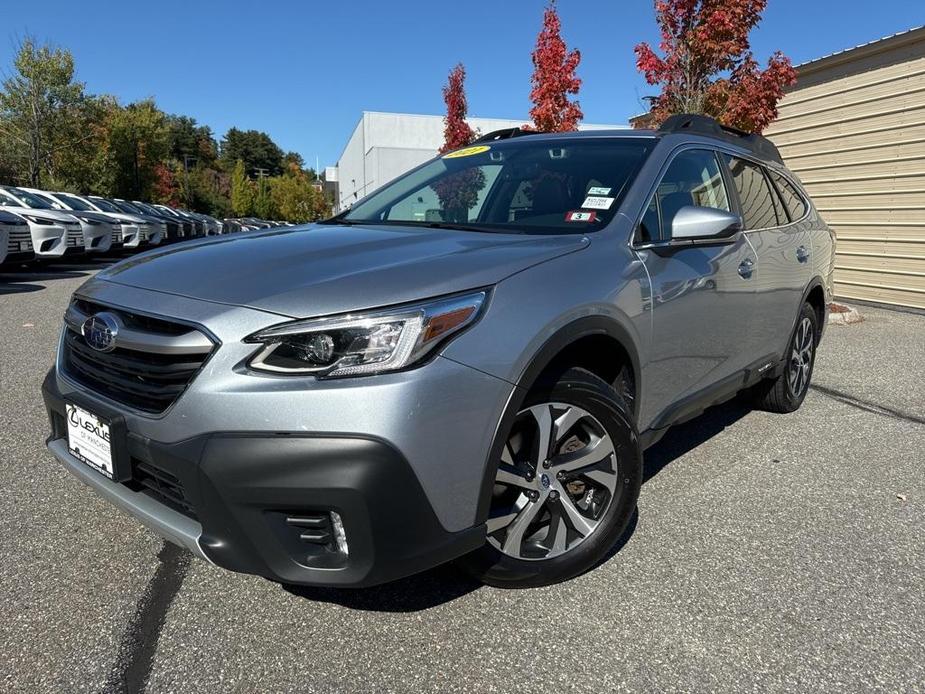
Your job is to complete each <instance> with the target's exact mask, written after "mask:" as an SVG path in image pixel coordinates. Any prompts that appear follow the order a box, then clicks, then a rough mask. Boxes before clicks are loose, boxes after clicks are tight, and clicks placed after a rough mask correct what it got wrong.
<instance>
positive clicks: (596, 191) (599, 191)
mask: <svg viewBox="0 0 925 694" xmlns="http://www.w3.org/2000/svg"><path fill="white" fill-rule="evenodd" d="M585 195H610V188H598V187H597V186H594V187H592V188H588V192H587V193H585Z"/></svg>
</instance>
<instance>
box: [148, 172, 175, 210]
mask: <svg viewBox="0 0 925 694" xmlns="http://www.w3.org/2000/svg"><path fill="white" fill-rule="evenodd" d="M152 192H153V193H154V198H155V200H157V201H158V202H160V203H162V204H164V205H170V206H172V207H178V206H179V205H180V187H179V185H178V184H177V179H176V177H175V176H174V174H173V171H171V170H170V167H169V166H167V165H166V164H164V163H159V164H157V165H156V166H155V167H154V186H153V190H152Z"/></svg>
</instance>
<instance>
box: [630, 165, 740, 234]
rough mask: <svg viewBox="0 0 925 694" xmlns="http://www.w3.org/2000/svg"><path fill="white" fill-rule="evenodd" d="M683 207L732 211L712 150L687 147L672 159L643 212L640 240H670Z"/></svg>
mask: <svg viewBox="0 0 925 694" xmlns="http://www.w3.org/2000/svg"><path fill="white" fill-rule="evenodd" d="M682 207H713V208H715V209H718V210H724V211H726V212H729V211H730V207H729V196H728V195H727V194H726V185H725V183H723V175H722V173H721V171H720V167H719V162H717V160H716V155H715V154H714V153H713V152H711V151H710V150H705V149H688V150H684V151H683V152H681V153H680V154H678V156H676V157H675V158H674V159H673V160H672V162H671V164H670V165H669V166H668V170H667V171H666V172H665V175H664V176H663V177H662V180H661V182H660V183H659V184H658V188H657V189H656V191H655V195H654V196H653V197H652V200H650V201H649V205H648V207H647V208H646V212H645V214H644V215H643V218H642V222H641V223H640V226H639V233H638V236H639V241H640V242H643V243H645V242H647V241H658V240H662V241H667V240H668V238H669V237H670V235H671V223H672V222H673V221H674V218H675V215H676V214H677V213H678V211H679V210H680V209H681V208H682Z"/></svg>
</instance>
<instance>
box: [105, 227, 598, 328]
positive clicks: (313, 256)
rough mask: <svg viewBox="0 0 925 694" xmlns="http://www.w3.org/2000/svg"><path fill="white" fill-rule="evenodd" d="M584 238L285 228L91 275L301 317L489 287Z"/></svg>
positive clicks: (582, 243)
mask: <svg viewBox="0 0 925 694" xmlns="http://www.w3.org/2000/svg"><path fill="white" fill-rule="evenodd" d="M589 243H590V242H589V241H588V239H587V238H586V237H584V236H582V235H578V234H576V235H573V236H526V235H520V234H490V233H478V232H466V231H453V230H443V229H422V228H417V227H393V226H387V227H386V226H334V225H331V226H329V225H317V226H311V227H287V228H285V229H273V230H267V231H263V232H256V233H251V234H246V235H233V236H219V237H214V238H213V239H210V240H205V241H199V242H193V243H191V244H184V245H183V246H175V247H168V248H165V249H158V250H154V251H150V252H148V253H145V254H143V255H140V256H136V257H134V258H130V259H128V260H126V261H124V262H122V263H119V264H117V265H113V266H112V267H110V268H109V269H107V270H105V271H103V272H101V273H100V274H98V275H97V277H98V278H100V279H104V280H107V281H109V282H115V283H119V284H124V285H128V286H132V287H139V288H142V289H150V290H154V291H159V292H167V293H170V294H179V295H182V296H187V297H190V298H193V299H204V300H206V301H214V302H219V303H225V304H232V305H235V306H248V307H251V308H256V309H260V310H264V311H270V312H273V313H278V314H281V315H284V316H291V317H293V318H309V317H313V316H321V315H328V314H334V313H343V312H346V311H354V310H360V309H367V308H375V307H378V306H388V305H390V304H400V303H405V302H410V301H417V300H421V299H427V298H430V297H433V296H440V295H442V294H450V293H453V292H456V291H463V290H466V289H475V288H478V287H484V286H488V285H492V284H495V283H496V282H499V281H500V280H502V279H504V278H505V277H508V276H510V275H512V274H514V273H516V272H519V271H520V270H523V269H525V268H528V267H530V266H531V265H536V264H537V263H541V262H544V261H546V260H550V259H552V258H555V257H557V256H560V255H563V254H566V253H570V252H573V251H576V250H579V249H581V248H584V247H586V246H587V245H588V244H589Z"/></svg>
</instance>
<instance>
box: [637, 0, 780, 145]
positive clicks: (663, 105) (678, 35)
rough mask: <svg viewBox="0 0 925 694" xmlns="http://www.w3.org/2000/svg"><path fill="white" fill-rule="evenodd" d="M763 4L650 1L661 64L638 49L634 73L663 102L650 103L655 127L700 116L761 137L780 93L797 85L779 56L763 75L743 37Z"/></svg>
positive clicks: (748, 0)
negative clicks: (680, 116)
mask: <svg viewBox="0 0 925 694" xmlns="http://www.w3.org/2000/svg"><path fill="white" fill-rule="evenodd" d="M766 5H767V0H656V2H655V13H656V20H657V21H658V25H659V28H660V29H661V34H662V40H661V42H660V44H659V49H660V50H661V53H662V56H659V55H657V54H656V52H655V51H654V50H653V49H652V47H651V46H649V44H647V43H640V44H639V45H637V46H636V66H637V68H638V69H639V71H640V72H642V73H643V74H644V75H645V78H646V81H647V82H648V83H649V84H651V85H656V86H658V85H660V86H661V88H662V92H661V94H659V95H658V96H657V97H654V98H653V99H652V108H651V119H649V120H650V121H654V123H655V124H656V125H657V124H659V123H661V122H662V121H664V120H665V118H667V117H668V116H670V115H672V114H675V113H701V114H705V115H708V116H712V117H714V118H716V119H717V120H718V121H719V122H721V123H723V124H724V125H728V126H730V127H734V128H739V129H740V130H745V131H748V132H755V133H760V132H761V131H762V130H764V129H765V128H766V127H767V126H768V125H769V124H770V123H771V122H772V121H773V120H774V119H775V118H777V103H778V102H779V101H780V99H781V97H782V96H783V95H784V89H785V88H786V87H788V86H790V85H792V84H794V83H795V82H796V72H795V71H794V69H793V66H792V65H791V63H790V59H789V58H787V57H786V56H784V55H783V54H782V53H781V52H780V51H778V52H776V53H774V55H772V56H771V58H770V59H769V60H768V65H767V67H766V68H765V69H763V70H762V69H761V68H760V67H759V65H758V62H757V61H756V60H755V58H754V56H753V55H752V52H751V47H750V45H749V41H748V35H749V33H750V32H751V30H752V29H753V28H754V27H755V26H756V25H757V24H758V22H760V21H761V14H762V12H764V8H765V6H766Z"/></svg>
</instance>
